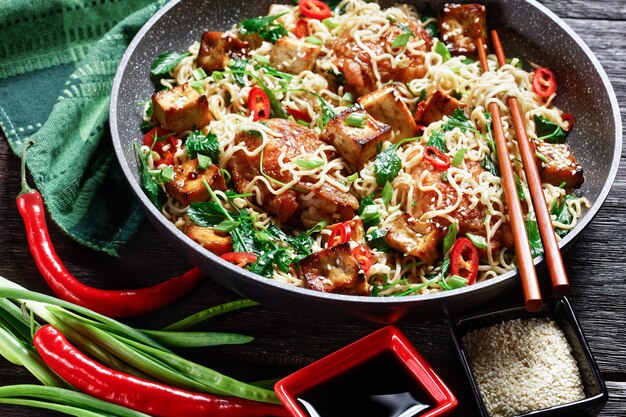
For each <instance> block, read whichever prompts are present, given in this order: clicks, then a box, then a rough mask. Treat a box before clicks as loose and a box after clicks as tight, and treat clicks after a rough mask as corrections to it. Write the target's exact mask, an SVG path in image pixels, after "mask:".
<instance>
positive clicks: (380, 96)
mask: <svg viewBox="0 0 626 417" xmlns="http://www.w3.org/2000/svg"><path fill="white" fill-rule="evenodd" d="M358 101H359V104H360V105H361V106H363V108H364V109H365V111H366V112H367V113H368V114H370V115H371V116H372V117H373V118H374V119H376V120H378V121H379V122H382V123H386V124H388V125H389V126H391V131H392V132H393V134H394V137H393V142H397V141H399V140H400V139H405V138H412V137H415V136H417V125H416V124H415V120H414V119H413V115H412V114H411V111H410V110H409V107H408V106H407V105H406V103H404V102H403V101H402V96H401V95H400V92H399V91H398V89H397V88H395V87H392V86H390V87H385V88H383V89H381V90H376V91H373V92H371V93H369V94H367V95H365V96H362V97H359V100H358Z"/></svg>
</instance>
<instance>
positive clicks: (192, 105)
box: [152, 83, 211, 132]
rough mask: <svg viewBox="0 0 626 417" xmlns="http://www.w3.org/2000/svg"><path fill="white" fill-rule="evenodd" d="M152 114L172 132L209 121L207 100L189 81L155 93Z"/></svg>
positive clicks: (190, 128) (162, 125)
mask: <svg viewBox="0 0 626 417" xmlns="http://www.w3.org/2000/svg"><path fill="white" fill-rule="evenodd" d="M152 115H153V117H154V120H156V121H157V122H158V123H159V125H160V126H161V127H163V128H164V129H168V130H172V131H174V132H182V131H185V130H192V129H197V128H200V127H202V126H206V125H208V124H209V122H210V121H211V114H210V112H209V101H208V100H207V98H206V96H205V95H204V94H200V93H198V92H197V91H196V90H194V89H193V88H192V87H191V86H190V85H189V83H185V84H182V85H178V86H176V87H174V88H171V89H169V90H163V91H159V92H158V93H155V94H154V95H153V96H152Z"/></svg>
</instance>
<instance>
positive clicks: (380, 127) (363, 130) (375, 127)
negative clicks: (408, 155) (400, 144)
mask: <svg viewBox="0 0 626 417" xmlns="http://www.w3.org/2000/svg"><path fill="white" fill-rule="evenodd" d="M351 115H360V117H364V118H365V124H364V125H363V127H357V126H349V125H347V124H346V121H347V120H348V118H349V117H350V116H351ZM320 139H322V140H323V141H324V142H327V143H330V144H331V145H333V146H334V147H335V148H337V152H339V155H341V156H342V157H343V159H345V160H346V162H347V163H348V165H350V167H351V168H352V169H353V170H355V171H358V170H360V169H361V168H363V165H365V163H366V162H367V161H369V160H370V159H372V158H373V157H374V156H375V155H376V154H377V153H378V147H379V145H382V144H383V142H385V141H390V140H392V139H393V133H392V132H391V126H389V125H388V124H385V123H381V122H379V121H378V120H376V119H374V118H373V117H372V116H370V115H369V114H367V113H366V112H365V110H363V107H361V106H360V105H357V106H353V107H350V108H348V109H346V110H344V111H342V112H341V113H339V114H337V115H335V117H333V118H332V119H331V120H330V121H329V122H328V124H327V125H326V127H325V128H324V130H323V131H322V135H321V136H320Z"/></svg>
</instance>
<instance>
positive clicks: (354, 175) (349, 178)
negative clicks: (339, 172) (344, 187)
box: [346, 172, 359, 184]
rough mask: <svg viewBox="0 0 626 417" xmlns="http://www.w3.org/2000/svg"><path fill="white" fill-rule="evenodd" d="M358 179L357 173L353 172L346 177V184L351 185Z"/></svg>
mask: <svg viewBox="0 0 626 417" xmlns="http://www.w3.org/2000/svg"><path fill="white" fill-rule="evenodd" d="M357 178H359V173H358V172H355V173H353V174H350V175H348V176H347V177H346V179H347V180H348V184H352V183H353V182H354V181H356V179H357Z"/></svg>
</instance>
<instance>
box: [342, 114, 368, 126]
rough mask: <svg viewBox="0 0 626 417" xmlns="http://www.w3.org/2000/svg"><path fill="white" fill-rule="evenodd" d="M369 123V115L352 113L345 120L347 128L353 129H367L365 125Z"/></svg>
mask: <svg viewBox="0 0 626 417" xmlns="http://www.w3.org/2000/svg"><path fill="white" fill-rule="evenodd" d="M366 121H367V113H352V114H350V116H348V118H347V119H346V120H345V122H344V123H345V125H346V126H351V127H365V123H366Z"/></svg>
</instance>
